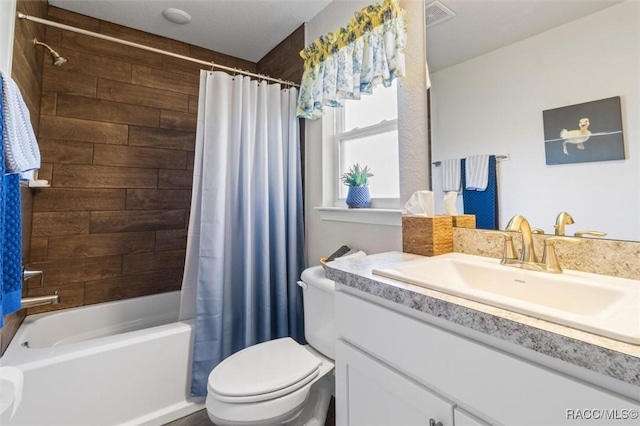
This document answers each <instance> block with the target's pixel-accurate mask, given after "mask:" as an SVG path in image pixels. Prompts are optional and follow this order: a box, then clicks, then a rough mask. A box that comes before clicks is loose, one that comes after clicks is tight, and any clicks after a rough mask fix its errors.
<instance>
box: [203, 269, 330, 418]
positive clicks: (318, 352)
mask: <svg viewBox="0 0 640 426" xmlns="http://www.w3.org/2000/svg"><path fill="white" fill-rule="evenodd" d="M300 279H301V281H298V285H299V286H300V287H302V290H303V303H304V316H305V327H304V332H305V339H306V340H307V342H309V345H305V346H303V345H300V344H298V343H297V342H296V341H294V340H293V339H291V338H289V337H285V338H281V339H276V340H271V341H269V342H264V343H260V344H257V345H254V346H250V347H248V348H246V349H243V350H241V351H239V352H236V353H235V354H233V355H231V356H230V357H228V358H227V359H225V360H224V361H222V362H221V363H220V364H218V365H217V366H216V367H215V368H214V369H213V371H212V372H211V374H210V375H209V379H208V383H207V399H206V409H207V413H208V414H209V418H210V419H211V421H212V422H213V423H215V424H216V425H218V426H239V425H243V426H247V425H260V426H271V425H274V426H275V425H305V426H322V425H324V421H325V416H326V413H327V407H328V406H329V402H330V400H331V395H332V394H333V389H334V375H333V368H334V363H333V359H334V344H335V338H336V334H335V323H334V318H333V312H334V307H333V303H334V292H335V283H334V282H333V281H331V280H328V279H327V278H326V277H325V275H324V269H323V268H322V266H315V267H312V268H308V269H306V270H305V271H304V272H303V273H302V276H301V278H300Z"/></svg>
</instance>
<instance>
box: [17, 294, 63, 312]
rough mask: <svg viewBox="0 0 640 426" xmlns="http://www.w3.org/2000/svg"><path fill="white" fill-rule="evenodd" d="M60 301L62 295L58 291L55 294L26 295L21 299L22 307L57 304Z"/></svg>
mask: <svg viewBox="0 0 640 426" xmlns="http://www.w3.org/2000/svg"><path fill="white" fill-rule="evenodd" d="M58 303H60V296H59V295H58V292H57V291H56V292H55V294H53V295H51V296H36V297H25V298H23V299H21V300H20V305H21V306H20V309H27V308H33V307H35V306H42V305H57V304H58Z"/></svg>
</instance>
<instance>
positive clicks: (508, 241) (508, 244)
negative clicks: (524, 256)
mask: <svg viewBox="0 0 640 426" xmlns="http://www.w3.org/2000/svg"><path fill="white" fill-rule="evenodd" d="M485 235H487V236H488V237H503V238H504V248H503V252H502V261H501V262H500V263H503V264H504V263H507V261H508V260H514V259H517V258H518V256H516V250H515V248H514V247H513V235H512V234H511V233H510V232H505V231H485Z"/></svg>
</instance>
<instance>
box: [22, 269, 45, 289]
mask: <svg viewBox="0 0 640 426" xmlns="http://www.w3.org/2000/svg"><path fill="white" fill-rule="evenodd" d="M38 275H40V287H44V271H36V270H34V269H31V268H27V267H25V266H23V267H22V280H23V281H26V280H28V279H31V278H33V277H36V276H38Z"/></svg>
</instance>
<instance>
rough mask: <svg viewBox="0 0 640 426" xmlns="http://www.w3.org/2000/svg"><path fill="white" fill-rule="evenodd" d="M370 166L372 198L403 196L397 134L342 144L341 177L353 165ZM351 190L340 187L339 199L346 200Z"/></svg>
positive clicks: (395, 132)
mask: <svg viewBox="0 0 640 426" xmlns="http://www.w3.org/2000/svg"><path fill="white" fill-rule="evenodd" d="M356 163H358V164H360V165H361V166H363V167H364V166H365V165H367V166H369V169H371V173H373V174H374V176H373V177H371V178H370V179H369V193H370V194H371V197H372V198H398V197H400V178H399V176H400V173H399V170H398V131H397V130H392V131H389V132H384V133H379V134H377V135H373V136H364V137H361V138H357V139H345V140H342V141H341V142H340V175H341V176H342V173H344V172H346V171H348V170H349V169H350V168H351V166H352V165H354V164H356ZM348 190H349V187H347V186H346V185H343V184H342V183H341V184H340V198H346V197H347V191H348Z"/></svg>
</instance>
